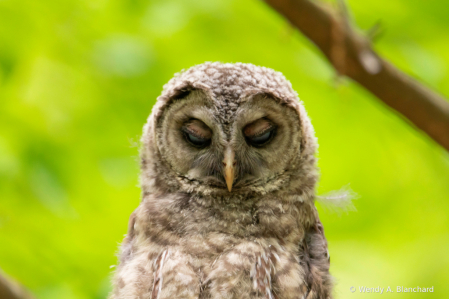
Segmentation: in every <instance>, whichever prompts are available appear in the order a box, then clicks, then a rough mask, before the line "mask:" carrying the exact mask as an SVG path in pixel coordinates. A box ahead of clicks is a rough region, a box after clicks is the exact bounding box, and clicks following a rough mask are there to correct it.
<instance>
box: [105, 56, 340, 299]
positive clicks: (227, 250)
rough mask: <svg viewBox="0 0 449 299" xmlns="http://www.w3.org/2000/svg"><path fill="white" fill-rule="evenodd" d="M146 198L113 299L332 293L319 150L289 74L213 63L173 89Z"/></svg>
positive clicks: (152, 129)
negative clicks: (319, 197)
mask: <svg viewBox="0 0 449 299" xmlns="http://www.w3.org/2000/svg"><path fill="white" fill-rule="evenodd" d="M141 141H142V148H141V153H140V157H141V185H142V186H141V188H142V201H141V203H140V205H139V207H137V209H136V210H135V211H134V212H133V213H132V214H131V217H130V220H129V227H128V233H127V235H126V237H125V239H124V241H123V243H122V246H121V250H120V262H119V265H118V266H117V269H116V272H115V276H114V289H113V291H112V293H111V295H110V298H111V299H125V298H126V299H137V298H139V299H169V298H180V299H187V298H189V299H194V298H195V299H196V298H201V299H218V298H223V299H231V298H235V299H250V298H251V299H252V298H266V299H275V298H277V299H290V298H291V299H293V298H296V299H315V298H316V299H318V298H319V299H329V298H331V297H332V295H331V288H332V278H331V276H330V275H329V254H328V251H327V241H326V239H325V237H324V233H323V226H322V224H321V222H320V220H319V218H318V213H317V210H316V208H315V205H314V201H315V184H316V182H317V179H318V170H317V166H316V158H315V152H316V148H317V143H316V138H315V137H314V131H313V127H312V125H311V123H310V119H309V118H308V116H307V113H306V111H305V110H304V107H303V105H302V104H301V103H300V102H299V100H298V97H297V94H296V92H295V91H294V90H293V89H292V87H291V84H290V82H289V81H287V80H286V79H285V78H284V76H283V75H282V74H281V73H279V72H275V71H273V70H271V69H268V68H264V67H257V66H254V65H252V64H242V63H237V64H222V63H204V64H201V65H197V66H194V67H192V68H190V69H189V70H187V71H183V72H181V73H179V74H177V75H175V77H174V78H172V79H171V80H170V81H169V82H168V84H166V85H165V86H164V89H163V92H162V94H161V96H159V97H158V99H157V102H156V104H155V106H154V107H153V110H152V113H151V115H150V116H149V118H148V121H147V123H146V125H145V126H144V130H143V136H142V140H141Z"/></svg>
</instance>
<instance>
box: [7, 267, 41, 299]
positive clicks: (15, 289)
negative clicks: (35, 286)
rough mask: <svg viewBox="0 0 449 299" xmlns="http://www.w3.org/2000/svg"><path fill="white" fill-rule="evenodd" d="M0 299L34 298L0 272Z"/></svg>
mask: <svg viewBox="0 0 449 299" xmlns="http://www.w3.org/2000/svg"><path fill="white" fill-rule="evenodd" d="M0 298H1V299H34V297H33V296H32V295H31V294H30V293H29V292H28V291H27V290H26V289H25V288H24V287H22V286H21V285H19V284H18V283H17V282H15V281H12V280H11V279H10V278H7V277H6V276H5V275H4V273H3V272H1V271H0Z"/></svg>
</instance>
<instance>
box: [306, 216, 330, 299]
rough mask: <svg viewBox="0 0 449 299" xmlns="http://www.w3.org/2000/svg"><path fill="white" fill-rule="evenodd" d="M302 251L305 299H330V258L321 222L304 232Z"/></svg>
mask: <svg viewBox="0 0 449 299" xmlns="http://www.w3.org/2000/svg"><path fill="white" fill-rule="evenodd" d="M300 247H301V248H300V249H302V250H301V252H302V255H303V256H302V257H301V259H300V260H301V262H302V263H303V266H304V269H305V272H306V284H307V290H308V291H307V295H306V296H305V298H307V299H330V298H331V297H332V296H331V288H332V278H331V276H330V274H329V265H330V256H329V251H328V249H327V240H326V238H325V236H324V229H323V225H322V224H321V222H320V221H319V220H318V221H316V223H315V224H314V225H313V226H311V227H309V228H308V229H307V230H306V235H305V238H304V241H303V243H302V244H301V246H300Z"/></svg>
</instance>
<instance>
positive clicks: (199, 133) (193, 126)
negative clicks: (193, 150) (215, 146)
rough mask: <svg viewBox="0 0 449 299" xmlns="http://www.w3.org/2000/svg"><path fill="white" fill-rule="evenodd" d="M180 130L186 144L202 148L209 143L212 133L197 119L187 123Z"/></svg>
mask: <svg viewBox="0 0 449 299" xmlns="http://www.w3.org/2000/svg"><path fill="white" fill-rule="evenodd" d="M181 130H182V133H183V135H184V137H185V139H186V140H187V142H189V143H190V144H191V145H193V146H195V147H198V148H203V147H206V146H208V145H209V144H210V142H211V137H212V131H211V130H210V129H209V127H208V126H207V125H206V124H205V123H203V122H202V121H200V120H198V119H192V120H190V121H188V122H187V123H186V124H184V126H183V127H182V129H181Z"/></svg>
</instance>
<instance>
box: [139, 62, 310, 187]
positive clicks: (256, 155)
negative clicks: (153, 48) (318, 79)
mask: <svg viewBox="0 0 449 299" xmlns="http://www.w3.org/2000/svg"><path fill="white" fill-rule="evenodd" d="M316 147H317V145H316V139H315V137H314V132H313V128H312V126H311V124H310V120H309V118H308V117H307V114H306V112H305V110H304V107H303V106H302V104H301V103H300V102H299V99H298V97H297V95H296V93H295V92H294V91H293V89H292V87H291V84H290V82H289V81H287V80H286V79H285V78H284V76H283V75H282V74H281V73H279V72H275V71H273V70H271V69H268V68H265V67H257V66H254V65H252V64H242V63H236V64H229V63H226V64H222V63H204V64H201V65H197V66H194V67H192V68H190V69H188V70H187V71H183V72H181V73H178V74H176V75H175V77H174V78H172V79H171V80H170V81H169V82H168V83H167V84H166V85H165V86H164V90H163V92H162V94H161V96H159V97H158V99H157V103H156V105H155V106H154V107H153V110H152V113H151V115H150V117H149V118H148V121H147V124H146V125H145V127H144V132H143V136H142V149H141V163H142V165H141V167H142V178H141V181H142V189H143V192H144V193H145V192H157V191H162V192H185V193H195V194H201V195H215V196H234V195H241V194H249V193H258V194H267V193H270V192H275V191H278V190H284V191H289V190H290V191H292V192H297V193H298V194H300V193H303V192H307V193H310V192H313V189H314V186H315V182H316V180H317V171H316V165H315V164H316V162H315V156H314V155H315V151H316Z"/></svg>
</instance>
